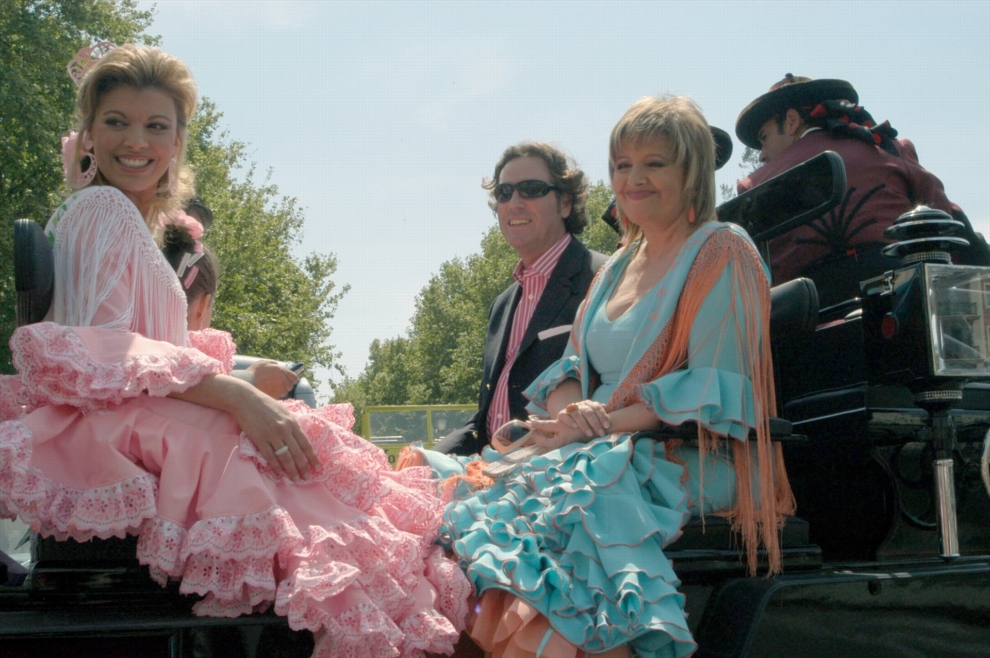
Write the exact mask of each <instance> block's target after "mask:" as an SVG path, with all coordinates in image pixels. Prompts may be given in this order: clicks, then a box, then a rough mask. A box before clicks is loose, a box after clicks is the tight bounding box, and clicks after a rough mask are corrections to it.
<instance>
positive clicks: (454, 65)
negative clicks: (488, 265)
mask: <svg viewBox="0 0 990 658" xmlns="http://www.w3.org/2000/svg"><path fill="white" fill-rule="evenodd" d="M151 4H156V5H157V14H156V19H155V22H154V24H153V25H152V26H151V28H150V31H151V32H152V33H157V34H160V35H161V36H162V46H163V48H164V49H165V50H166V51H168V52H170V53H172V54H174V55H176V56H178V57H180V58H181V59H183V60H185V61H186V62H187V63H188V64H189V65H190V66H191V68H192V70H193V73H194V75H195V76H196V79H197V81H198V83H199V86H200V92H201V94H203V95H204V96H208V97H209V98H211V99H212V100H214V101H215V102H216V103H217V106H218V107H219V109H220V110H221V111H222V112H223V113H224V115H225V116H224V119H223V121H222V125H223V126H224V127H225V128H226V129H228V130H229V131H230V135H231V137H232V138H234V139H237V140H239V141H243V142H247V143H249V144H250V148H249V153H250V158H251V160H253V161H255V162H257V163H258V165H259V166H260V168H261V169H262V170H264V169H266V168H268V167H271V168H272V169H273V170H274V171H273V182H274V183H276V184H277V185H278V186H279V189H280V192H281V193H282V194H284V195H287V196H292V197H296V198H297V199H298V201H299V204H300V205H301V207H303V208H304V210H305V216H306V227H305V238H304V243H303V247H302V249H301V250H300V253H305V252H309V251H320V252H328V251H332V252H334V253H336V254H337V256H338V259H339V261H340V266H339V269H338V271H337V275H336V281H337V282H338V283H340V284H344V283H349V284H350V285H351V291H350V293H349V294H348V295H347V296H346V297H345V299H344V300H343V301H342V302H341V304H340V306H339V309H338V312H337V318H336V320H335V321H334V325H333V326H334V333H333V340H332V342H333V343H334V344H335V345H336V346H337V348H338V349H340V350H341V351H342V352H343V358H342V364H343V365H344V366H345V367H346V369H347V372H348V373H349V374H350V375H353V376H356V375H357V374H359V373H360V372H361V370H362V369H363V368H364V364H365V361H366V360H367V356H368V345H369V344H370V342H371V341H372V340H373V339H374V338H390V337H394V336H397V335H402V334H404V332H405V330H406V327H407V326H408V323H409V319H410V318H411V316H412V314H413V311H414V300H415V297H416V294H417V293H418V292H419V291H420V290H421V289H422V287H423V286H424V285H425V284H426V283H427V281H428V280H429V278H430V276H431V275H432V274H434V273H436V272H437V271H438V269H439V266H440V264H441V263H442V262H444V261H446V260H449V259H451V258H454V257H458V256H466V255H468V254H470V253H472V252H475V251H477V249H478V245H479V241H480V238H481V236H482V235H483V234H484V232H485V231H486V230H487V229H488V227H489V226H491V225H492V222H493V219H492V215H491V212H490V211H489V210H488V208H487V206H486V205H485V202H486V196H485V192H484V191H483V190H482V189H481V187H480V182H481V179H482V177H483V176H485V175H489V174H490V173H491V168H492V166H493V165H494V163H495V161H496V160H497V159H498V157H499V155H500V154H501V152H502V150H503V149H504V148H505V147H506V146H508V145H510V144H512V143H515V142H518V141H520V140H524V139H539V140H546V141H552V142H555V143H557V144H559V145H560V146H562V147H563V148H565V149H566V150H567V151H569V152H570V153H571V154H572V155H573V156H574V157H575V159H576V160H577V161H578V163H579V164H580V165H581V166H582V167H583V168H584V169H585V171H586V172H588V174H589V175H590V177H591V178H592V179H593V180H598V179H605V178H606V177H607V158H606V156H607V140H608V134H609V131H610V130H611V128H612V126H613V125H614V123H615V122H616V121H617V120H618V118H619V117H620V116H621V114H622V112H623V111H624V110H625V109H626V108H627V107H628V106H629V105H630V104H631V103H632V102H633V101H635V100H636V99H637V98H639V97H641V96H644V95H648V94H657V93H662V92H671V93H677V94H686V95H689V96H691V97H693V98H694V99H695V100H696V101H697V102H698V103H699V104H700V105H701V106H702V108H703V109H704V111H705V113H706V116H707V117H708V119H709V121H710V122H711V123H712V124H713V125H716V126H720V127H722V128H725V129H726V130H728V131H729V132H730V133H733V128H734V125H735V120H736V117H737V115H738V114H739V111H740V110H741V109H742V108H743V107H744V106H745V105H746V104H747V103H749V102H750V101H751V100H753V99H754V98H755V97H756V96H758V95H760V94H761V93H763V92H765V91H766V90H767V88H768V87H769V86H770V85H771V84H772V83H774V82H776V81H777V80H779V79H781V78H782V77H783V76H784V74H785V73H788V72H791V73H794V74H795V75H804V76H809V77H812V78H842V79H845V80H849V81H850V82H852V83H853V85H854V86H855V87H856V89H857V91H858V92H859V96H860V102H861V104H863V105H864V106H865V107H866V109H867V110H869V111H870V112H871V113H872V114H873V116H874V118H876V119H877V120H878V121H882V120H884V119H889V120H890V122H891V124H892V125H893V126H894V127H895V128H897V130H898V131H900V135H901V136H902V137H907V138H909V139H911V140H912V141H913V142H914V143H915V146H916V147H917V150H918V154H919V156H920V158H921V162H922V164H923V165H924V166H926V167H927V168H928V169H930V170H931V171H933V172H934V173H935V174H936V175H937V176H939V178H941V179H942V181H943V183H944V184H945V188H946V191H947V193H948V195H949V198H950V199H952V200H953V201H955V202H956V203H958V204H959V205H960V206H962V208H963V209H964V210H965V211H966V212H967V213H968V214H969V216H970V218H971V219H972V220H973V222H974V224H975V225H976V226H977V230H981V231H982V232H983V233H984V234H985V235H990V194H988V187H990V159H988V153H990V115H988V108H990V2H988V1H987V0H971V1H968V2H948V1H944V0H942V1H940V2H892V1H887V2H862V1H861V2H836V1H833V2H827V3H826V2H810V1H809V2H806V1H793V0H792V1H790V2H727V1H722V2H703V1H695V2H660V1H657V0H654V1H652V2H620V1H618V0H608V1H603V2H549V1H548V2H495V1H487V2H472V1H466V0H465V1H462V2H398V1H392V2H368V1H365V2H357V3H350V2H318V1H315V0H313V1H308V2H307V1H290V0H285V1H275V0H267V1H257V2H248V1H235V0H227V1H219V0H217V1H206V0H196V1H191V0H189V1H186V0H164V1H159V2H157V3H150V2H141V3H140V5H141V6H142V7H148V6H150V5H151ZM742 150H743V147H742V145H741V144H740V143H739V142H738V141H736V142H735V157H734V159H733V161H732V162H730V163H729V164H728V165H727V166H726V167H725V168H724V169H723V170H722V171H721V172H719V182H720V183H734V182H735V179H736V178H738V177H739V169H738V167H737V162H738V156H739V154H741V152H742ZM220 220H221V221H222V218H220ZM479 358H480V355H479ZM324 378H326V375H324ZM321 393H322V394H323V395H324V396H325V395H327V394H328V393H329V391H328V390H324V391H321Z"/></svg>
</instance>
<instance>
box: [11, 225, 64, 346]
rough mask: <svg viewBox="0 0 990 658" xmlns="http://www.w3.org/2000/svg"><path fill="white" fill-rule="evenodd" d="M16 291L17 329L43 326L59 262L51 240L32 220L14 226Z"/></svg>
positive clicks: (50, 301)
mask: <svg viewBox="0 0 990 658" xmlns="http://www.w3.org/2000/svg"><path fill="white" fill-rule="evenodd" d="M14 287H15V289H16V291H17V326H19V327H20V326H23V325H26V324H33V323H35V322H40V321H41V320H42V319H43V318H44V317H45V314H46V313H48V308H49V307H50V306H51V304H52V292H53V291H54V289H55V259H54V256H53V254H52V245H51V242H49V241H48V236H47V235H45V232H44V231H43V230H42V228H41V227H40V226H38V224H37V223H35V222H32V221H31V220H30V219H18V220H16V221H15V222H14Z"/></svg>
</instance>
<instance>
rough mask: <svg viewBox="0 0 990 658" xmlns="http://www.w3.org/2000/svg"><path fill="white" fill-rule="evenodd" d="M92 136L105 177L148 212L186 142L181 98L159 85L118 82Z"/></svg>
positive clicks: (99, 110)
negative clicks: (179, 113) (180, 120)
mask: <svg viewBox="0 0 990 658" xmlns="http://www.w3.org/2000/svg"><path fill="white" fill-rule="evenodd" d="M90 135H91V136H92V139H93V151H94V153H95V155H96V165H97V167H98V168H99V170H100V173H101V174H102V175H103V178H104V180H105V181H106V182H107V183H108V184H110V185H113V186H114V187H116V188H117V189H119V190H120V191H122V192H123V193H124V194H125V195H126V196H127V198H129V199H130V200H131V201H133V202H134V204H135V205H136V206H137V207H138V210H140V211H141V215H142V216H146V215H147V214H148V209H149V208H150V204H151V201H152V200H153V199H154V197H155V194H156V193H157V191H158V185H159V181H160V180H161V178H162V176H164V175H165V173H166V172H167V171H168V167H169V163H170V161H171V159H172V158H173V157H175V156H176V155H177V154H178V152H179V147H180V145H181V139H182V138H181V136H180V133H179V128H178V122H177V118H176V109H175V101H173V99H172V97H171V96H170V95H169V94H168V93H166V92H165V91H162V90H161V89H157V88H155V87H149V88H146V89H136V88H134V87H131V86H127V85H124V86H120V87H117V88H115V89H112V90H111V91H109V92H107V93H106V95H104V96H103V99H102V100H101V101H100V105H99V106H98V107H97V108H96V115H95V117H94V120H93V125H92V126H91V127H90Z"/></svg>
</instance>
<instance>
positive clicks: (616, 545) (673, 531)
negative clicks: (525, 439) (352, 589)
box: [441, 434, 695, 658]
mask: <svg viewBox="0 0 990 658" xmlns="http://www.w3.org/2000/svg"><path fill="white" fill-rule="evenodd" d="M683 473H684V471H683V467H681V466H679V465H677V464H674V463H672V462H669V461H667V460H666V459H665V456H664V446H663V445H662V444H659V443H656V442H654V441H650V440H641V441H637V442H633V441H631V440H630V435H628V434H624V435H617V436H613V437H608V438H602V439H598V440H596V441H593V442H591V443H588V444H580V443H579V444H572V445H570V446H566V447H564V448H562V449H560V450H556V451H553V452H550V453H547V454H546V455H543V456H540V457H535V458H533V459H532V460H530V461H529V462H528V463H527V464H525V465H524V466H523V468H522V469H521V470H520V471H519V472H518V473H516V474H515V475H513V476H512V477H510V478H506V479H504V480H499V481H497V482H496V483H495V484H494V485H493V486H492V487H490V488H489V489H486V490H484V491H482V492H478V493H477V494H475V495H474V496H471V497H470V498H468V499H466V500H462V501H455V502H453V503H451V504H450V505H448V506H447V509H446V512H445V514H444V525H443V527H442V528H441V537H446V538H448V539H453V543H452V548H453V550H454V552H455V553H456V554H457V556H458V558H459V559H460V561H461V564H462V566H463V567H464V568H465V570H466V572H467V574H468V577H469V578H470V579H471V581H472V582H473V584H474V586H475V588H476V590H477V591H478V592H479V593H480V592H483V591H485V590H487V589H491V588H497V589H504V590H508V591H510V592H513V593H515V594H516V595H517V596H520V597H522V598H524V599H525V600H527V601H528V602H529V603H531V604H532V605H534V606H535V607H536V608H537V609H538V610H539V611H540V612H541V613H542V614H543V615H544V616H545V617H546V618H547V619H548V620H549V621H550V623H551V624H552V625H553V627H554V628H555V629H556V630H557V631H558V632H559V633H560V634H561V635H563V636H564V637H565V638H567V639H568V640H569V641H570V642H572V643H574V644H575V645H577V646H579V647H580V648H582V649H583V650H585V651H589V652H602V651H606V650H608V649H611V648H613V647H616V646H618V645H621V644H630V645H631V646H633V647H634V648H635V649H636V651H638V652H639V655H643V656H655V657H657V658H660V657H663V658H668V657H669V658H679V657H680V656H685V655H688V654H690V653H691V652H692V651H694V648H695V644H694V641H693V640H692V638H691V634H690V632H689V631H688V628H687V622H686V620H685V617H684V597H683V595H681V594H680V593H679V592H678V591H677V589H676V588H677V586H678V585H679V584H680V581H679V580H678V579H677V576H676V575H675V574H674V571H673V569H672V568H671V565H670V562H669V561H668V560H667V558H666V557H665V556H664V554H663V550H662V549H663V547H665V546H667V545H668V544H669V543H671V542H672V541H674V540H675V539H677V537H679V536H680V531H681V527H682V526H683V525H684V523H686V522H687V520H688V518H689V517H690V512H689V510H688V495H687V492H686V490H685V487H684V485H683V484H681V479H682V475H683Z"/></svg>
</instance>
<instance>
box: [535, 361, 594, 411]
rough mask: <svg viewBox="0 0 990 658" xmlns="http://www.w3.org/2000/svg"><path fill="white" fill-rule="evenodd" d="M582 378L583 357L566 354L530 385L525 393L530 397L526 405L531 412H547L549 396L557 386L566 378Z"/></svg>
mask: <svg viewBox="0 0 990 658" xmlns="http://www.w3.org/2000/svg"><path fill="white" fill-rule="evenodd" d="M580 378H581V358H580V357H578V356H576V355H573V356H565V357H564V358H562V359H560V360H559V361H557V362H555V363H554V364H553V365H552V366H550V367H549V368H547V369H546V370H544V371H543V373H542V374H541V375H540V378H539V379H537V380H536V381H535V382H533V383H532V384H530V385H529V388H527V389H526V392H525V395H526V397H528V398H529V399H530V403H529V404H528V405H527V406H526V408H527V409H529V410H530V411H531V412H533V413H536V414H541V413H542V414H545V413H546V410H547V396H549V395H550V393H551V392H552V391H553V390H554V389H555V388H557V387H558V386H559V385H560V383H561V382H562V381H564V380H565V379H580Z"/></svg>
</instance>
